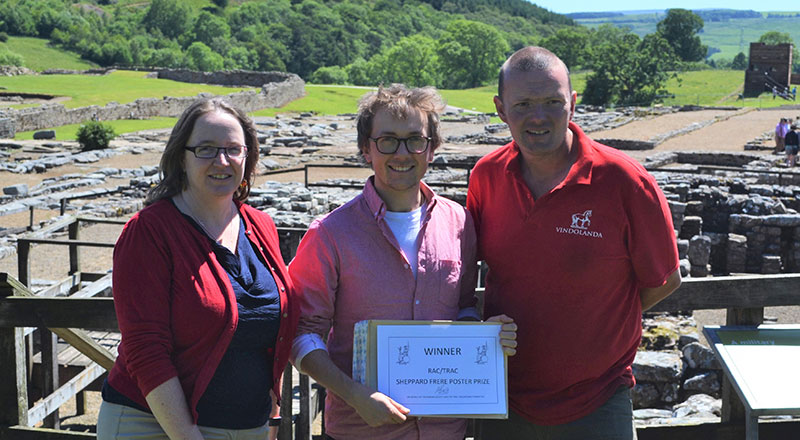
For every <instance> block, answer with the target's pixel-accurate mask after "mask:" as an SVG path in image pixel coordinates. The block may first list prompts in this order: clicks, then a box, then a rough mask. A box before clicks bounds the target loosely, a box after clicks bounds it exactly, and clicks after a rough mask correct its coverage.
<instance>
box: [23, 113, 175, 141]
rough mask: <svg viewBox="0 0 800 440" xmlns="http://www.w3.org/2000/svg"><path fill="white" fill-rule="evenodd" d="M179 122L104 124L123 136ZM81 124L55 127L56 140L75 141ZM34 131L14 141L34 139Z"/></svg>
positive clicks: (167, 120)
mask: <svg viewBox="0 0 800 440" xmlns="http://www.w3.org/2000/svg"><path fill="white" fill-rule="evenodd" d="M177 121H178V118H152V119H141V120H139V119H134V120H128V119H122V120H119V121H104V122H103V123H104V124H107V125H110V126H111V127H113V128H114V133H116V134H118V135H119V134H123V133H132V132H135V131H141V130H154V129H159V128H172V126H174V125H175V123H176V122H177ZM80 126H81V124H70V125H62V126H60V127H55V131H56V140H59V141H74V140H75V137H76V134H77V133H78V128H79V127H80ZM33 133H34V132H33V131H24V132H21V133H17V134H16V136H14V139H18V140H26V139H33Z"/></svg>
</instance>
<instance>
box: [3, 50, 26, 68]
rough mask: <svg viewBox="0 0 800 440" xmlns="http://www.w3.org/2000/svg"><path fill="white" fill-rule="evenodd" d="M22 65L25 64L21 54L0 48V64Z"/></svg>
mask: <svg viewBox="0 0 800 440" xmlns="http://www.w3.org/2000/svg"><path fill="white" fill-rule="evenodd" d="M23 65H25V58H23V57H22V55H20V54H18V53H15V52H11V51H10V50H2V49H0V66H18V67H22V66H23Z"/></svg>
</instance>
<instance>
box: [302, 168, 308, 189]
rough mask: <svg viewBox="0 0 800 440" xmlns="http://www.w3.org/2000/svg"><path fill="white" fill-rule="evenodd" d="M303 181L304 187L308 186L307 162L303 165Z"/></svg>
mask: <svg viewBox="0 0 800 440" xmlns="http://www.w3.org/2000/svg"><path fill="white" fill-rule="evenodd" d="M303 182H304V185H305V187H306V188H308V164H306V165H305V166H304V167H303Z"/></svg>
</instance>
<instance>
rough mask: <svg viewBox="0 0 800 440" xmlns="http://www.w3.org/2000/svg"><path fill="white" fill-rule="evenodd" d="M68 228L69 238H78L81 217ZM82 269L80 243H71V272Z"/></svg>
mask: <svg viewBox="0 0 800 440" xmlns="http://www.w3.org/2000/svg"><path fill="white" fill-rule="evenodd" d="M62 200H63V199H62ZM67 228H68V230H69V239H70V240H77V239H78V237H79V236H80V232H81V221H80V219H78V218H76V219H75V221H74V222H72V223H70V224H69V226H68V227H67ZM80 270H81V260H80V253H79V252H78V245H76V244H71V245H69V274H70V275H72V274H74V273H77V272H80Z"/></svg>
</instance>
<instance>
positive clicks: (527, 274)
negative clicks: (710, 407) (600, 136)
mask: <svg viewBox="0 0 800 440" xmlns="http://www.w3.org/2000/svg"><path fill="white" fill-rule="evenodd" d="M569 129H570V130H571V131H572V132H573V134H574V142H573V147H574V148H577V150H578V159H577V161H576V162H575V164H573V165H572V168H571V169H570V171H569V174H568V175H567V177H566V179H565V180H564V181H563V182H562V183H561V184H559V185H558V186H556V187H555V188H554V189H553V190H552V191H550V192H549V193H548V194H545V195H543V196H541V197H540V198H539V199H538V200H535V201H534V199H533V196H532V195H531V193H530V191H529V190H528V188H527V186H526V185H525V183H524V181H523V179H522V176H521V169H520V160H521V157H520V152H519V147H517V145H516V144H515V143H514V142H511V143H510V144H508V145H505V146H504V147H502V148H499V149H498V150H496V151H494V152H492V153H491V154H489V155H487V156H485V157H484V158H483V159H481V160H480V161H478V163H477V165H476V166H475V168H474V170H473V172H472V175H471V177H470V183H469V193H468V198H467V207H468V208H469V210H470V212H471V213H472V216H473V218H474V220H475V225H476V228H477V230H478V249H479V254H480V255H479V257H480V258H482V259H483V260H485V261H486V262H487V263H488V265H489V274H488V276H487V280H486V306H485V312H484V316H492V315H496V314H499V313H505V314H507V315H509V316H511V317H512V318H514V319H515V320H516V322H517V323H518V325H519V331H518V334H517V335H518V342H519V347H518V349H517V355H516V356H514V357H511V358H510V359H509V367H508V379H509V398H510V404H511V407H512V408H513V409H514V410H515V411H516V412H517V413H519V414H521V415H522V416H524V417H525V418H527V419H528V420H530V421H532V422H534V423H537V424H542V425H555V424H562V423H567V422H570V421H573V420H577V419H579V418H581V417H583V416H585V415H587V414H589V413H591V412H592V411H594V410H595V409H597V408H598V407H600V406H601V405H602V404H603V403H605V401H606V400H607V399H608V398H609V397H610V396H611V395H612V394H613V393H614V391H615V390H616V389H617V388H618V387H619V386H620V385H627V386H633V384H634V379H633V375H632V373H631V364H632V363H633V359H634V357H635V355H636V350H637V347H638V346H639V341H640V339H641V333H642V328H641V301H640V298H639V290H640V289H641V288H647V287H658V286H661V285H663V284H664V282H665V281H666V279H667V277H668V276H669V275H670V274H671V273H672V272H674V271H675V270H676V269H677V268H678V253H677V246H676V241H675V233H674V230H673V226H672V216H671V215H670V211H669V208H668V205H667V202H666V199H665V198H664V195H663V194H662V192H661V190H660V189H659V188H658V186H657V185H656V183H655V180H654V179H653V177H652V176H651V175H650V174H648V173H647V171H646V170H645V169H644V168H643V167H642V166H641V165H640V164H639V163H637V162H636V161H634V160H633V159H631V158H630V157H628V156H626V155H625V154H623V153H621V152H619V151H617V150H615V149H613V148H610V147H607V146H605V145H601V144H599V143H597V142H594V141H593V140H591V139H589V138H588V137H587V136H586V135H585V134H584V133H583V132H582V131H581V129H580V128H579V127H578V126H577V125H576V124H574V123H572V122H571V123H570V125H569Z"/></svg>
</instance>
